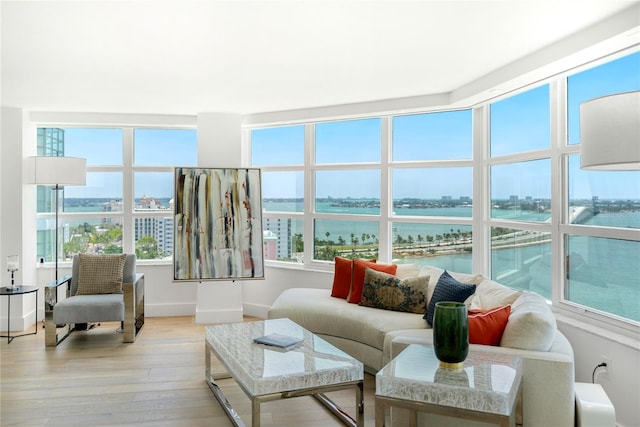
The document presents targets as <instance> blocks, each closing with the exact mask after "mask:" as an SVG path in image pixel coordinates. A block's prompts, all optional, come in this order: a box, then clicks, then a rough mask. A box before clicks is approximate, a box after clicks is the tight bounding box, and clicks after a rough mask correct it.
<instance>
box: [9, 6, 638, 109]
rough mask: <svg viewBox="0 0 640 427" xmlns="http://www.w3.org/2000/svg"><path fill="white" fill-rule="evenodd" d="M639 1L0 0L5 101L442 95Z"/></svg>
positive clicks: (207, 105) (347, 99)
mask: <svg viewBox="0 0 640 427" xmlns="http://www.w3.org/2000/svg"><path fill="white" fill-rule="evenodd" d="M637 4H638V1H633V2H629V1H618V0H598V1H592V0H585V1H564V0H557V1H552V2H547V1H513V0H512V1H478V0H476V1H364V0H363V1H358V0H341V1H320V0H315V1H314V0H307V1H304V0H298V1H293V0H289V1H270V0H262V1H241V0H236V1H220V0H218V1H193V0H182V1H178V0H173V1H163V0H155V1H151V0H140V1H53V0H49V1H4V0H3V1H2V3H1V6H2V8H1V10H0V12H1V15H0V18H1V20H2V22H1V25H2V39H1V43H2V63H1V65H2V70H1V72H2V76H1V82H2V87H1V93H0V95H1V100H2V105H3V106H13V107H21V108H25V109H28V110H40V111H78V112H80V111H82V112H116V113H156V114H196V113H198V112H234V113H242V114H249V113H258V112H268V111H278V110H288V109H299V108H307V107H318V106H324V105H336V104H345V103H354V102H363V101H371V100H381V99H389V98H399V97H407V96H416V95H429V94H438V93H447V92H450V91H453V90H456V89H458V88H461V87H463V86H465V85H468V84H470V83H471V82H473V81H476V80H477V79H479V78H481V77H483V76H486V75H487V74H489V73H491V72H493V71H495V70H497V69H499V68H500V67H503V66H505V65H507V64H510V63H512V62H513V61H516V60H518V59H519V58H522V57H524V56H527V55H529V54H531V53H532V52H535V51H537V50H539V49H541V48H543V47H545V46H549V45H550V44H552V43H554V42H557V41H558V40H561V39H563V38H565V37H567V36H570V35H571V34H574V33H576V32H577V31H580V30H582V29H584V28H586V27H589V26H591V25H593V24H594V23H596V22H598V21H601V20H603V19H605V18H607V17H610V16H612V15H614V14H616V13H617V12H620V11H622V10H624V9H626V8H629V7H630V6H633V5H637Z"/></svg>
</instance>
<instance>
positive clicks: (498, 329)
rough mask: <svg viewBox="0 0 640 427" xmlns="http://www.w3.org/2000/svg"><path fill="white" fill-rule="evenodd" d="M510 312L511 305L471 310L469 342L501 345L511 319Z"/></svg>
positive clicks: (469, 315)
mask: <svg viewBox="0 0 640 427" xmlns="http://www.w3.org/2000/svg"><path fill="white" fill-rule="evenodd" d="M509 313H511V306H509V305H505V306H502V307H495V308H492V309H489V310H474V309H471V310H469V314H468V319H469V343H470V344H484V345H500V340H501V339H502V333H503V332H504V328H505V326H507V322H508V321H509Z"/></svg>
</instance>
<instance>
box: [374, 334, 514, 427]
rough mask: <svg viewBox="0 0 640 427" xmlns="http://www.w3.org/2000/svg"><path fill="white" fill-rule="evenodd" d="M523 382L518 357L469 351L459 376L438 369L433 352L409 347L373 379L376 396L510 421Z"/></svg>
mask: <svg viewBox="0 0 640 427" xmlns="http://www.w3.org/2000/svg"><path fill="white" fill-rule="evenodd" d="M521 381H522V359H521V358H520V357H517V356H509V355H504V354H497V353H489V352H483V351H478V350H470V351H469V355H468V357H467V359H466V360H465V362H464V367H463V369H461V370H452V369H445V368H441V367H440V366H439V361H438V359H437V358H436V355H435V353H434V350H433V348H432V347H427V346H422V345H417V344H412V345H409V346H408V347H407V348H406V349H405V350H404V351H403V352H402V353H400V354H399V355H398V357H396V358H395V359H393V360H392V361H391V362H390V363H389V364H388V365H387V366H385V367H384V368H383V369H382V370H380V371H379V372H378V373H377V375H376V395H378V396H383V397H388V398H395V399H402V400H407V401H414V402H424V403H430V404H436V405H441V406H448V407H454V408H462V409H467V410H475V411H480V412H488V413H492V414H501V415H508V414H509V413H510V412H511V408H513V403H514V402H515V399H516V398H517V394H518V390H519V388H520V382H521Z"/></svg>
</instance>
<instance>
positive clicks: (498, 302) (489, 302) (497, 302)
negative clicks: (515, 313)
mask: <svg viewBox="0 0 640 427" xmlns="http://www.w3.org/2000/svg"><path fill="white" fill-rule="evenodd" d="M520 295H522V291H516V290H514V289H511V288H509V287H507V286H504V285H501V284H500V283H497V282H494V281H493V280H491V279H484V280H483V281H482V282H480V284H479V285H478V286H477V287H476V293H475V294H473V298H472V299H471V307H470V308H471V309H477V310H489V309H492V308H496V307H502V306H505V305H511V304H513V303H514V302H515V300H516V299H517V298H518V297H519V296H520Z"/></svg>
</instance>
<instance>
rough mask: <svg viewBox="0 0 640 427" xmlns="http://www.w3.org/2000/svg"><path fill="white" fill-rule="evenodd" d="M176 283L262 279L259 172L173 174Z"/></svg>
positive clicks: (191, 170) (205, 170)
mask: <svg viewBox="0 0 640 427" xmlns="http://www.w3.org/2000/svg"><path fill="white" fill-rule="evenodd" d="M173 236H174V242H173V244H174V249H173V281H174V282H183V281H190V282H202V281H212V280H232V281H235V280H250V279H264V253H263V250H264V247H263V232H262V195H261V171H260V169H257V168H206V167H176V168H174V221H173Z"/></svg>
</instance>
